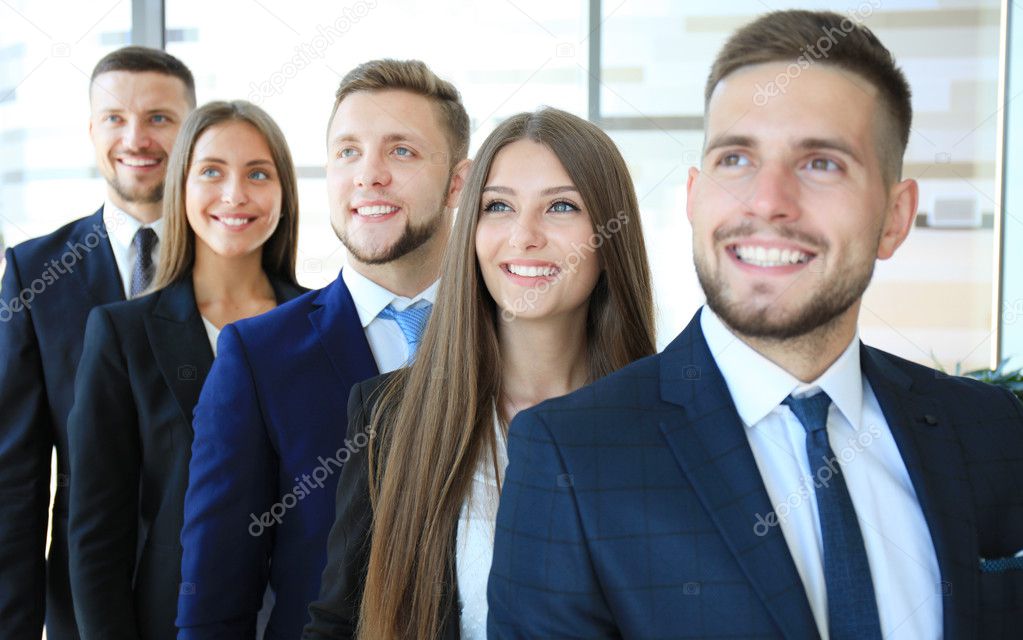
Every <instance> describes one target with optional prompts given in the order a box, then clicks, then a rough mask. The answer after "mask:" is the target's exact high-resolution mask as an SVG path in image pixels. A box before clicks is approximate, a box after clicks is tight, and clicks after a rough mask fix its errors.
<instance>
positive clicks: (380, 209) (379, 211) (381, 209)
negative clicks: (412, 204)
mask: <svg viewBox="0 0 1023 640" xmlns="http://www.w3.org/2000/svg"><path fill="white" fill-rule="evenodd" d="M397 210H398V207H392V206H389V205H386V204H375V205H373V206H371V207H359V208H358V209H356V211H357V212H358V213H359V215H360V216H383V215H387V214H388V213H394V212H395V211H397Z"/></svg>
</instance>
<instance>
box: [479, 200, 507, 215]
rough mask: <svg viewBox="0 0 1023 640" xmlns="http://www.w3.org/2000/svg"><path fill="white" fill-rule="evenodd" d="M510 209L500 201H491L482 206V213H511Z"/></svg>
mask: <svg viewBox="0 0 1023 640" xmlns="http://www.w3.org/2000/svg"><path fill="white" fill-rule="evenodd" d="M511 210H512V208H511V207H509V206H508V205H507V204H505V203H503V202H501V201H500V200H491V201H490V202H488V203H487V204H486V205H484V206H483V212H484V213H503V212H505V211H511Z"/></svg>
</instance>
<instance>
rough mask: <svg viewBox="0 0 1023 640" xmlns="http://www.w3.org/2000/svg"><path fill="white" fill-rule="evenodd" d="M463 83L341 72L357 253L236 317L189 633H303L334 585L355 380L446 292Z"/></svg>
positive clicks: (219, 372)
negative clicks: (328, 585) (337, 270)
mask: <svg viewBox="0 0 1023 640" xmlns="http://www.w3.org/2000/svg"><path fill="white" fill-rule="evenodd" d="M468 144H469V119H468V116H467V114H466V112H465V109H464V107H463V106H462V104H461V99H460V97H459V95H458V91H457V90H456V89H455V88H454V87H453V86H452V85H451V84H450V83H448V82H445V81H443V80H441V79H440V78H438V77H437V76H436V75H435V74H434V73H433V72H432V71H431V70H430V69H429V68H427V67H426V65H424V64H423V63H421V62H419V61H395V60H375V61H371V62H367V63H365V64H363V65H360V66H359V67H356V68H355V69H354V70H352V71H351V72H349V73H348V75H346V76H345V78H344V79H343V80H342V81H341V86H340V87H339V89H338V91H337V95H336V99H335V102H334V110H333V112H332V114H331V118H330V121H329V125H328V134H327V150H328V154H329V155H328V160H327V193H328V197H329V198H330V212H331V223H332V225H333V227H334V229H335V231H336V233H337V235H338V237H339V238H340V239H341V241H342V243H343V244H344V245H345V247H346V248H347V249H348V265H347V266H346V267H345V268H344V269H343V270H342V272H341V274H340V275H339V276H338V277H337V279H336V280H335V281H334V282H333V283H332V284H330V285H328V286H327V287H326V288H324V289H322V290H319V291H313V292H310V293H308V294H306V295H304V296H301V297H299V298H297V299H296V300H293V301H292V302H290V303H288V304H285V305H282V306H280V307H278V308H277V309H275V310H273V311H271V312H269V313H267V314H264V315H262V316H260V317H258V318H252V319H249V320H245V321H242V322H238V323H236V324H233V325H228V326H226V327H225V328H224V331H223V333H222V334H221V336H220V340H219V342H218V356H217V359H216V361H215V362H214V365H213V369H212V371H211V372H210V375H209V377H208V378H207V380H206V384H205V385H204V387H203V390H202V394H201V395H200V398H199V404H198V406H197V407H196V411H195V419H194V422H193V427H194V431H195V439H194V441H193V446H192V460H191V464H190V467H189V487H188V492H187V493H186V496H185V523H184V528H183V530H182V534H181V542H182V546H183V549H184V555H183V559H182V571H181V573H182V586H181V593H180V596H179V599H178V618H177V625H178V627H179V629H180V635H179V637H180V638H243V637H244V638H251V637H253V636H254V633H255V629H256V616H257V612H258V611H259V609H260V603H261V602H262V600H263V595H264V591H265V590H266V587H267V584H268V583H269V585H270V592H271V594H272V596H273V598H274V599H275V601H274V602H273V605H272V609H271V612H270V619H269V623H268V625H267V627H266V632H265V636H264V637H266V638H287V639H289V640H291V639H292V638H297V637H299V636H300V635H301V632H302V627H303V625H304V624H305V623H306V621H307V620H308V618H309V614H308V610H307V608H308V605H309V603H310V602H311V601H312V600H314V599H315V598H316V595H317V593H318V592H319V586H320V576H321V574H322V572H323V568H324V564H325V562H326V545H327V534H328V533H329V531H330V527H331V525H332V524H333V522H334V495H335V490H336V487H337V480H338V476H339V475H340V474H339V472H340V469H341V467H342V466H343V464H344V463H345V461H347V460H348V458H349V457H350V456H351V455H352V452H353V451H355V450H358V448H360V447H362V446H365V444H366V443H365V442H362V440H360V439H359V438H357V437H356V438H353V439H352V440H346V439H345V432H346V429H347V427H346V422H345V416H346V415H347V412H346V403H347V400H348V394H349V391H350V389H351V387H352V385H354V384H356V383H358V382H361V381H362V380H365V379H367V378H371V377H373V376H375V375H377V374H378V373H379V372H386V371H391V370H393V369H396V368H398V367H400V366H401V365H402V364H404V363H405V362H406V361H407V360H408V358H409V357H411V356H412V355H413V353H414V351H415V347H416V345H417V344H418V340H419V335H420V333H421V331H422V328H423V326H424V325H425V322H426V318H427V317H428V315H429V310H430V307H431V305H432V303H433V300H434V297H435V294H436V287H437V277H438V275H439V270H440V264H441V257H442V255H443V252H444V249H445V247H446V245H447V239H448V235H449V233H450V228H451V222H452V220H451V216H452V215H453V213H452V212H453V207H454V205H455V202H456V200H457V196H458V193H459V191H460V190H461V186H462V182H463V180H464V176H465V172H466V169H467V166H468V160H466V156H467V150H468Z"/></svg>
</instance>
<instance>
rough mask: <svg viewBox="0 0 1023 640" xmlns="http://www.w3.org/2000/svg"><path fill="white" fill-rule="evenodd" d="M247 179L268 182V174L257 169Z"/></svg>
mask: <svg viewBox="0 0 1023 640" xmlns="http://www.w3.org/2000/svg"><path fill="white" fill-rule="evenodd" d="M249 177H250V178H252V179H253V180H269V179H270V174H269V173H267V172H266V171H263V170H262V169H257V170H255V171H253V172H252V173H250V174H249Z"/></svg>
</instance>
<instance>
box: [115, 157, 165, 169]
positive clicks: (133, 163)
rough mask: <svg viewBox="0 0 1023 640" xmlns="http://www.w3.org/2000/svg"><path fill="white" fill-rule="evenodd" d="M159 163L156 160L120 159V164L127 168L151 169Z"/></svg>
mask: <svg viewBox="0 0 1023 640" xmlns="http://www.w3.org/2000/svg"><path fill="white" fill-rule="evenodd" d="M159 162H160V161H159V160H158V159H156V158H121V163H122V164H126V165H128V166H129V167H151V166H153V165H155V164H159Z"/></svg>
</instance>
